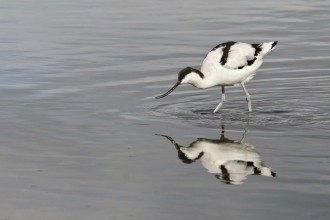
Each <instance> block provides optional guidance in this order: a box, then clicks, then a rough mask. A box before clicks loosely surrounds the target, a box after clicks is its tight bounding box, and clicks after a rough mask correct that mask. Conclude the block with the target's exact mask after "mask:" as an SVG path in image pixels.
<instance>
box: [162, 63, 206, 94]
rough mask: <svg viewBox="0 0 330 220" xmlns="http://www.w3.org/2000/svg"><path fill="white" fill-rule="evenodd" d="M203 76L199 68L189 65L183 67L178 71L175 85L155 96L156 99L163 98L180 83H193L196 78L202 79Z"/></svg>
mask: <svg viewBox="0 0 330 220" xmlns="http://www.w3.org/2000/svg"><path fill="white" fill-rule="evenodd" d="M203 78H204V75H203V73H201V72H200V71H199V70H196V69H194V68H191V67H186V68H183V69H182V70H181V71H180V72H179V73H178V82H177V83H175V85H174V86H173V87H172V88H171V89H170V90H169V91H167V92H166V93H164V94H163V95H160V96H157V97H156V99H160V98H164V97H165V96H167V95H168V94H170V93H171V92H173V90H174V89H175V88H176V87H178V86H179V85H181V84H192V85H194V83H195V82H197V81H198V80H200V79H203Z"/></svg>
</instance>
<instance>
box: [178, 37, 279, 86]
mask: <svg viewBox="0 0 330 220" xmlns="http://www.w3.org/2000/svg"><path fill="white" fill-rule="evenodd" d="M273 43H274V42H269V43H261V44H259V45H260V49H261V51H260V52H259V53H258V55H257V56H255V51H256V49H255V48H254V47H252V45H251V44H246V43H236V44H234V45H232V46H231V47H230V50H229V53H227V55H228V58H227V62H226V63H225V64H221V63H220V60H221V58H222V56H223V55H224V48H225V46H220V47H219V48H216V49H213V50H212V51H210V52H209V53H208V54H207V56H206V57H205V59H204V61H203V64H202V67H201V72H202V73H203V75H204V78H201V77H200V76H199V75H198V74H189V75H187V76H186V77H185V78H184V79H183V80H182V82H181V84H185V83H188V84H192V85H193V86H195V87H197V88H200V89H205V88H210V87H213V86H231V85H235V84H241V83H245V82H247V81H249V80H250V79H252V78H253V76H254V75H255V73H256V71H257V69H259V67H260V66H261V64H262V62H263V61H262V59H263V57H264V56H265V55H266V54H267V53H268V52H270V51H271V50H273V49H275V47H272V44H273ZM255 58H256V60H255V61H254V62H253V64H252V65H247V64H248V61H252V60H253V59H255ZM242 66H244V67H243V68H242V69H239V67H242Z"/></svg>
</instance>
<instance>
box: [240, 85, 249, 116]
mask: <svg viewBox="0 0 330 220" xmlns="http://www.w3.org/2000/svg"><path fill="white" fill-rule="evenodd" d="M241 85H242V87H243V89H244V92H245V95H246V101H247V103H248V106H249V112H252V107H251V99H250V95H249V93H248V91H247V90H246V88H245V85H244V83H241Z"/></svg>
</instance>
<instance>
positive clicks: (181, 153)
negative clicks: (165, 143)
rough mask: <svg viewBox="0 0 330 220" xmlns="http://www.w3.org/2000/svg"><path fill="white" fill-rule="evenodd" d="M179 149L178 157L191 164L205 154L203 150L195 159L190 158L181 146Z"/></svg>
mask: <svg viewBox="0 0 330 220" xmlns="http://www.w3.org/2000/svg"><path fill="white" fill-rule="evenodd" d="M177 150H178V158H179V159H180V160H181V161H182V162H183V163H185V164H191V163H193V162H195V161H196V160H198V159H200V158H201V157H202V156H203V154H204V153H203V152H200V153H199V155H198V156H197V157H196V158H195V159H190V158H188V157H187V156H186V154H185V153H183V152H182V151H181V150H180V147H179V148H178V149H177Z"/></svg>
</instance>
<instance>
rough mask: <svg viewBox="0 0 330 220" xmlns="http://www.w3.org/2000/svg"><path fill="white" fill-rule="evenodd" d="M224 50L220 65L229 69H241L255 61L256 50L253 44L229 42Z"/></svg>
mask: <svg viewBox="0 0 330 220" xmlns="http://www.w3.org/2000/svg"><path fill="white" fill-rule="evenodd" d="M222 50H223V55H222V57H221V59H220V61H219V63H220V65H221V66H223V67H225V68H227V69H241V68H243V67H244V66H246V65H251V64H252V63H251V62H252V61H253V60H254V59H255V56H254V55H255V51H256V49H255V48H254V47H253V46H252V45H251V44H246V43H236V42H228V43H227V44H225V46H224V47H223V49H222ZM249 61H251V62H249Z"/></svg>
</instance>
